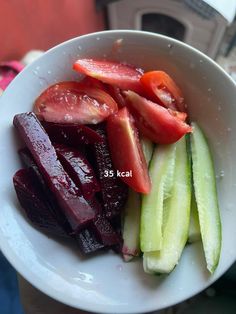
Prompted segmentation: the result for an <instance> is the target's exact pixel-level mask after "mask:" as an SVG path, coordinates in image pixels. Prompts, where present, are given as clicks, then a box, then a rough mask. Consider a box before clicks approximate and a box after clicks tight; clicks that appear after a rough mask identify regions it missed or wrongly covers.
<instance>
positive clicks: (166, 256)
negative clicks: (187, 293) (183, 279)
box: [143, 138, 191, 274]
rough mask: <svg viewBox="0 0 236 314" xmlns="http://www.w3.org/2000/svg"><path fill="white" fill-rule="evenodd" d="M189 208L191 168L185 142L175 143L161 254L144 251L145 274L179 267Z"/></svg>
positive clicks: (167, 271) (185, 238) (186, 232)
mask: <svg viewBox="0 0 236 314" xmlns="http://www.w3.org/2000/svg"><path fill="white" fill-rule="evenodd" d="M190 205H191V167H190V160H189V157H188V154H187V150H186V139H185V138H182V139H180V140H179V141H178V142H177V147H176V162H175V173H174V184H173V187H172V191H171V197H170V198H169V199H167V201H166V204H165V211H167V213H166V219H165V222H164V225H163V245H162V249H161V250H160V251H156V252H146V253H144V256H143V266H144V271H145V272H147V273H151V274H160V273H170V272H171V271H172V270H173V269H174V267H175V266H176V265H177V264H178V261H179V259H180V257H181V254H182V251H183V249H184V247H185V244H186V242H187V239H188V231H189V221H190Z"/></svg>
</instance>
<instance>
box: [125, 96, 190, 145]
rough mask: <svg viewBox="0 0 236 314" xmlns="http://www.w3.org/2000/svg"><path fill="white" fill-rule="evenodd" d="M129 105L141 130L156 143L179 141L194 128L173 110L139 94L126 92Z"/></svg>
mask: <svg viewBox="0 0 236 314" xmlns="http://www.w3.org/2000/svg"><path fill="white" fill-rule="evenodd" d="M125 94H126V99H127V106H128V108H129V109H130V112H131V113H132V114H133V116H134V118H135V121H136V125H137V127H138V129H139V130H140V132H141V133H142V134H143V135H145V136H146V137H148V138H149V139H150V140H152V141H153V142H155V143H160V144H170V143H174V142H176V141H178V140H179V139H180V138H181V137H182V136H183V135H184V134H186V133H189V132H191V131H192V128H191V127H190V126H189V125H188V124H186V123H185V122H183V121H182V120H181V119H180V118H179V117H178V116H175V115H173V111H172V110H170V109H166V108H164V107H162V106H160V105H158V104H156V103H154V102H152V101H150V100H147V99H146V98H144V97H141V96H139V95H138V94H136V93H134V92H132V91H128V92H125Z"/></svg>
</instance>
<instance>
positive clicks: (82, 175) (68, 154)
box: [54, 145, 100, 200]
mask: <svg viewBox="0 0 236 314" xmlns="http://www.w3.org/2000/svg"><path fill="white" fill-rule="evenodd" d="M54 147H55V148H56V152H57V156H58V158H59V160H60V162H61V163H62V165H63V167H64V169H65V170H66V172H67V173H68V174H69V176H70V177H71V179H72V180H73V181H74V182H75V184H76V185H78V187H79V188H80V190H81V192H82V194H83V196H84V197H85V198H86V199H87V200H90V199H91V198H93V196H94V194H95V193H96V192H98V191H100V184H99V182H98V180H97V179H96V176H95V173H94V171H93V168H92V166H91V165H90V164H89V162H88V161H87V159H86V158H85V157H84V156H83V154H82V153H81V152H79V151H78V150H77V149H74V148H72V147H68V146H64V145H54Z"/></svg>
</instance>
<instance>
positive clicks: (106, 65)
mask: <svg viewBox="0 0 236 314" xmlns="http://www.w3.org/2000/svg"><path fill="white" fill-rule="evenodd" d="M73 69H74V70H76V71H78V72H80V73H83V74H85V75H88V76H91V77H94V78H96V79H98V80H100V81H102V82H104V83H107V84H110V85H114V86H117V87H119V88H121V89H124V90H133V91H135V92H137V93H142V90H143V88H142V85H141V83H140V78H141V76H142V74H143V71H142V70H140V69H136V68H134V67H132V66H130V65H127V64H124V63H119V62H113V61H105V60H94V59H78V60H77V61H76V62H75V63H74V65H73Z"/></svg>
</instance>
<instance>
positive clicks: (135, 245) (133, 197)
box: [122, 136, 154, 262]
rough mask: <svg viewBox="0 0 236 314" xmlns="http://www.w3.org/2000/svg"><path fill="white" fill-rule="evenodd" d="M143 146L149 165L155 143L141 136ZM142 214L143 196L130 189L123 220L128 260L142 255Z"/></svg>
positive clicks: (124, 243)
mask: <svg viewBox="0 0 236 314" xmlns="http://www.w3.org/2000/svg"><path fill="white" fill-rule="evenodd" d="M140 141H141V146H142V149H143V153H144V157H145V159H146V162H147V165H148V164H149V162H150V160H151V157H152V153H153V146H154V145H153V143H152V142H151V141H150V140H149V139H148V138H146V137H144V136H141V139H140ZM140 216H141V196H140V194H139V193H136V192H134V191H133V190H131V189H130V190H129V196H128V200H127V203H126V206H125V210H124V222H123V234H122V236H123V240H124V242H123V247H122V254H123V258H124V260H125V261H126V262H129V261H131V260H132V259H133V258H134V257H135V256H138V255H140Z"/></svg>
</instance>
